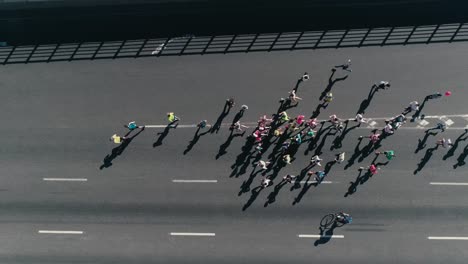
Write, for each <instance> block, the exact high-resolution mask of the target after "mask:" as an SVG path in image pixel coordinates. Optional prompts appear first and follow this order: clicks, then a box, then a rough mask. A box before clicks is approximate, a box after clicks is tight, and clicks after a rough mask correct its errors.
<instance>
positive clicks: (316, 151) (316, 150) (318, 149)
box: [314, 126, 337, 156]
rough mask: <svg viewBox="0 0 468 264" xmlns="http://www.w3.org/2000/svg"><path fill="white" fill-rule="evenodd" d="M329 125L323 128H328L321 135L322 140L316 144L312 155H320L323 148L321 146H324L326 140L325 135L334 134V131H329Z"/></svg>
mask: <svg viewBox="0 0 468 264" xmlns="http://www.w3.org/2000/svg"><path fill="white" fill-rule="evenodd" d="M330 128H331V126H329V127H327V128H326V129H325V130H328V131H327V133H325V135H324V136H323V138H322V141H321V142H320V144H319V145H318V146H317V148H316V149H315V152H314V155H318V156H320V155H322V153H323V152H322V149H323V146H325V142H326V141H327V137H328V136H330V135H331V136H334V135H336V133H337V132H336V131H335V132H334V133H332V132H331V130H330Z"/></svg>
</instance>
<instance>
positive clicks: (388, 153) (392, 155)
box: [375, 150, 396, 160]
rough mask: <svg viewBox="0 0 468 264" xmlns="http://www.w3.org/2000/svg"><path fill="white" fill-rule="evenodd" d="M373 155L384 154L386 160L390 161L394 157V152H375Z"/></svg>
mask: <svg viewBox="0 0 468 264" xmlns="http://www.w3.org/2000/svg"><path fill="white" fill-rule="evenodd" d="M375 154H376V155H380V154H384V155H385V157H386V158H387V159H388V160H392V159H393V158H394V157H396V155H395V151H393V150H386V151H384V152H381V151H376V152H375Z"/></svg>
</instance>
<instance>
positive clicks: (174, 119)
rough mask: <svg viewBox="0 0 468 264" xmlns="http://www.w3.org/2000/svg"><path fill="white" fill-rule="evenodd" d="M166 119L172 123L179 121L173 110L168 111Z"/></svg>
mask: <svg viewBox="0 0 468 264" xmlns="http://www.w3.org/2000/svg"><path fill="white" fill-rule="evenodd" d="M167 120H168V121H169V123H174V122H177V121H179V120H180V119H179V118H178V117H177V116H176V115H175V114H174V113H173V112H169V113H167Z"/></svg>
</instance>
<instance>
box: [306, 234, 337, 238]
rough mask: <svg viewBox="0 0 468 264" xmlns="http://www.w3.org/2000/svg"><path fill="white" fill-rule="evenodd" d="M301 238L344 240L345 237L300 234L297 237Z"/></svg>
mask: <svg viewBox="0 0 468 264" xmlns="http://www.w3.org/2000/svg"><path fill="white" fill-rule="evenodd" d="M297 236H298V237H300V238H322V237H323V238H344V235H331V236H326V235H325V236H321V235H307V234H299V235H297Z"/></svg>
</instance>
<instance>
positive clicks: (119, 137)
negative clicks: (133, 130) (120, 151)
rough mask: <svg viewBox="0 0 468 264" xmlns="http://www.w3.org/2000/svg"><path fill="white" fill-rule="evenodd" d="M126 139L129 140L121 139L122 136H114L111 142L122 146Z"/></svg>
mask: <svg viewBox="0 0 468 264" xmlns="http://www.w3.org/2000/svg"><path fill="white" fill-rule="evenodd" d="M126 139H127V138H126V137H121V136H118V135H117V134H114V135H112V137H111V138H110V139H109V140H110V141H114V143H115V144H120V143H122V142H123V141H124V140H126Z"/></svg>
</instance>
